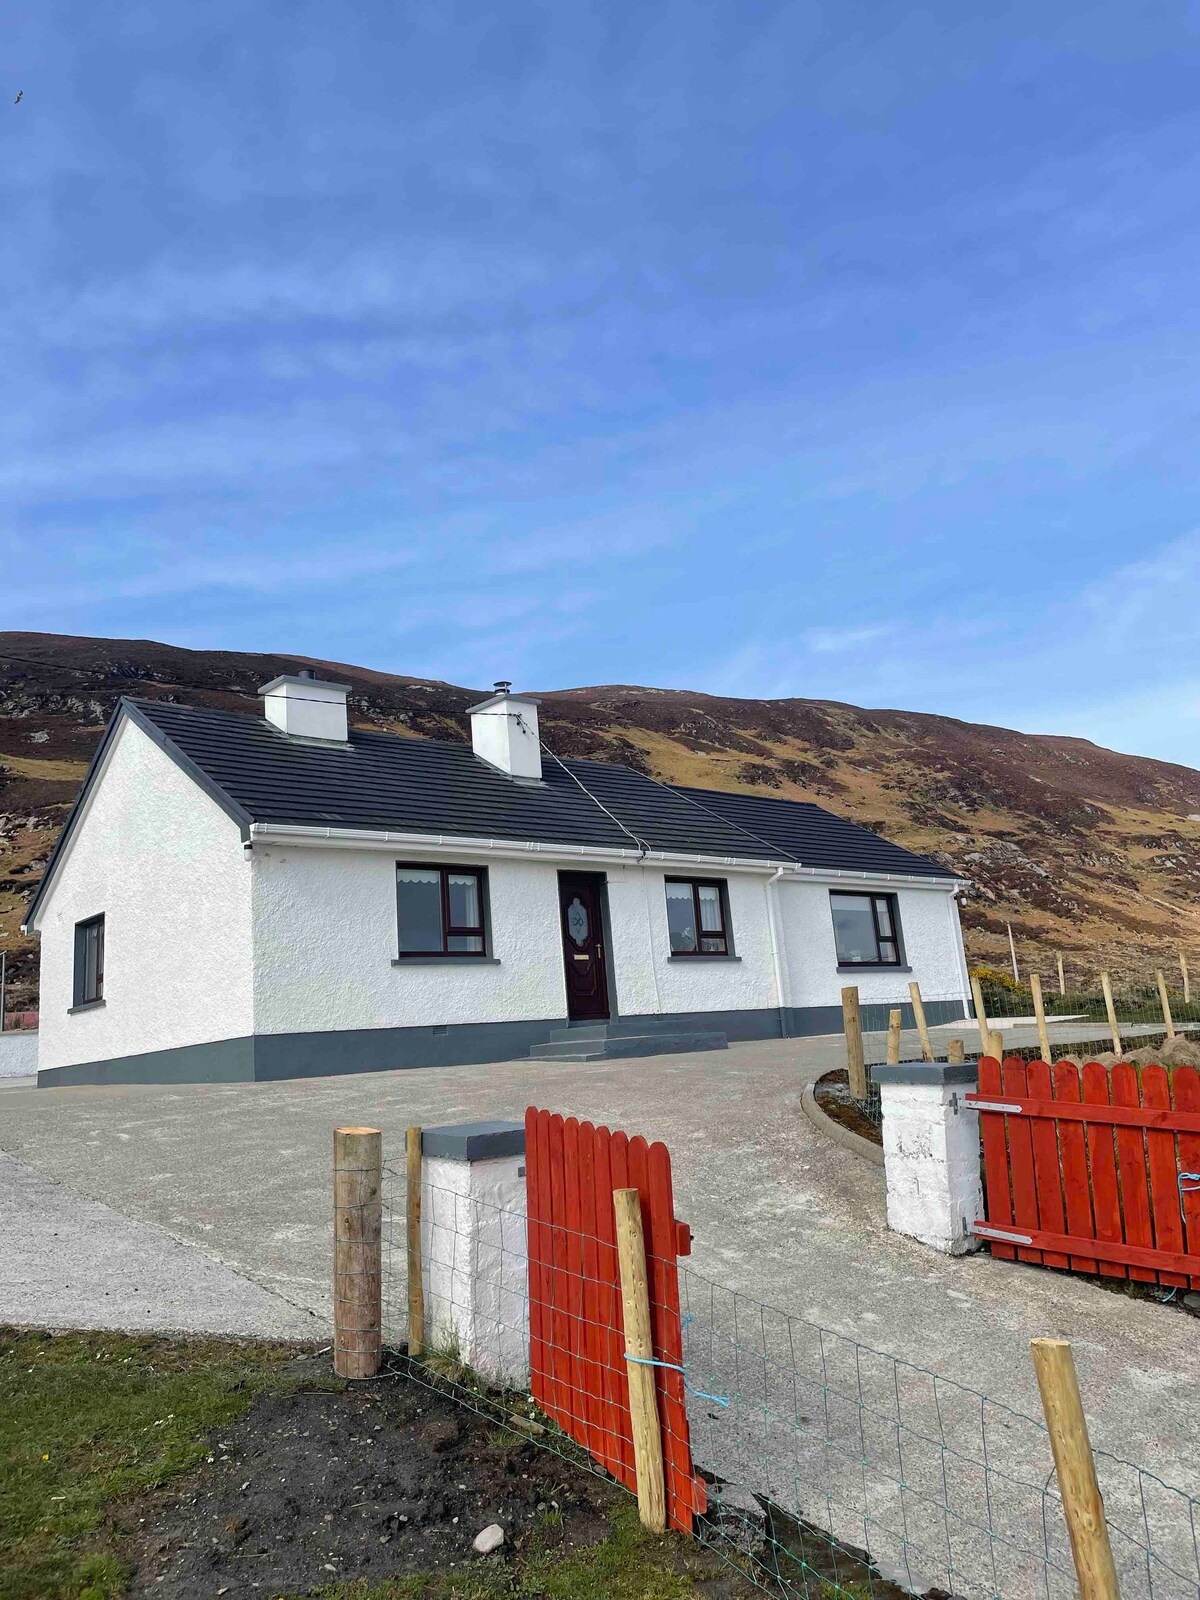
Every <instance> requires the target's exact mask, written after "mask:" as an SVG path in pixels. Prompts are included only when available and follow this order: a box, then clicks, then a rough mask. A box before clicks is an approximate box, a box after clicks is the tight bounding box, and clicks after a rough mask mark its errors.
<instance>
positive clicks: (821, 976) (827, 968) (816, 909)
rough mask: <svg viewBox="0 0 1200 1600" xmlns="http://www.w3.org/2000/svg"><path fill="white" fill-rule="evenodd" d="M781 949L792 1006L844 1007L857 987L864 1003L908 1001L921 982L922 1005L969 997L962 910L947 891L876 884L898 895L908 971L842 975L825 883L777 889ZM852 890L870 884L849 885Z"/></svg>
mask: <svg viewBox="0 0 1200 1600" xmlns="http://www.w3.org/2000/svg"><path fill="white" fill-rule="evenodd" d="M776 887H777V891H778V894H779V908H780V922H781V924H782V930H783V941H782V942H783V946H784V951H785V956H786V961H787V973H788V991H789V993H788V1004H789V1005H792V1006H840V1005H841V1002H842V989H843V987H844V986H845V985H847V984H851V983H853V984H857V985H858V991H859V996H860V998H861V1000H862V1003H863V1005H873V1004H875V1005H877V1004H882V1003H889V1002H890V1003H891V1004H893V1005H900V1004H902V1003H903V1004H907V1003H908V986H909V984H910V983H912V982H914V981H915V982H917V983H919V984H920V985H921V996H922V999H924V1000H958V1001H961V1002H963V1003H964V1004H966V1003H967V1002H968V1001H969V999H970V994H969V991H968V989H967V981H966V968H965V964H964V962H963V956H962V934H961V931H960V929H959V922H958V907H957V905H956V904H955V901H954V898H953V896H952V895H951V894H950V893H949V892H948V891H947V890H945V889H914V888H906V887H899V886H897V885H894V884H893V885H886V884H882V883H881V884H879V885H878V889H877V892H880V893H888V894H894V895H895V897H896V902H897V907H898V910H899V912H900V927H901V932H902V934H903V942H904V957H905V965H906V966H909V967H911V968H912V971H911V972H895V971H892V972H888V971H886V970H881V971H873V970H872V969H871V968H869V967H866V968H858V969H855V970H853V971H846V972H839V971H838V960H837V946H836V943H835V942H834V936H833V911H832V909H831V907H830V904H829V893H830V889H831V887H832V888H835V889H836V888H837V887H838V886H837V885H830V884H828V883H796V882H794V881H792V882H789V881H787V880H786V879H785V880H784V881H782V882H781V883H779V884H778V885H777V886H776ZM843 887H844V888H845V889H846V890H847V891H849V890H853V891H855V892H857V891H859V890H860V889H867V888H870V887H872V886H871V885H866V884H863V885H860V884H858V883H853V884H851V883H847V884H845V885H844V886H843Z"/></svg>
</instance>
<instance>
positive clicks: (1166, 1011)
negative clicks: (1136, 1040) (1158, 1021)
mask: <svg viewBox="0 0 1200 1600" xmlns="http://www.w3.org/2000/svg"><path fill="white" fill-rule="evenodd" d="M1156 976H1157V978H1158V998H1159V999H1160V1000H1161V1001H1162V1011H1163V1023H1164V1025H1165V1026H1166V1030H1167V1038H1168V1039H1173V1038H1174V1037H1175V1024H1174V1022H1173V1021H1172V1020H1171V1001H1170V998H1169V997H1168V995H1167V980H1166V979H1165V978H1164V977H1163V975H1162V971H1161V969H1160V970H1159V972H1158V973H1157V974H1156Z"/></svg>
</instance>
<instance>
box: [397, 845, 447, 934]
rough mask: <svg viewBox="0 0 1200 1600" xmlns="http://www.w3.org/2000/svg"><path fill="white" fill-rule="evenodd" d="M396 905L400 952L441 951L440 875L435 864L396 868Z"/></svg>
mask: <svg viewBox="0 0 1200 1600" xmlns="http://www.w3.org/2000/svg"><path fill="white" fill-rule="evenodd" d="M396 905H397V908H398V917H399V923H400V950H401V953H403V952H404V951H406V950H407V951H409V952H410V953H414V952H417V953H422V954H425V955H429V954H435V953H436V954H440V953H441V951H442V948H443V946H442V875H441V873H440V872H439V871H437V869H436V868H431V869H424V870H423V869H421V868H419V867H400V868H398V869H397V872H396Z"/></svg>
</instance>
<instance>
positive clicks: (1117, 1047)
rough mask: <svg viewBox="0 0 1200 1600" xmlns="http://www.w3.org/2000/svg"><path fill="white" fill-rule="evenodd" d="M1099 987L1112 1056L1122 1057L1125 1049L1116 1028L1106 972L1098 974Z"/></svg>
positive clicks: (1114, 1010)
mask: <svg viewBox="0 0 1200 1600" xmlns="http://www.w3.org/2000/svg"><path fill="white" fill-rule="evenodd" d="M1100 987H1101V988H1102V989H1103V990H1104V1009H1105V1010H1106V1011H1107V1012H1108V1029H1109V1032H1110V1033H1111V1034H1112V1047H1113V1053H1114V1055H1118V1056H1120V1055H1124V1054H1125V1047H1124V1045H1123V1044H1122V1043H1121V1030H1120V1028H1118V1027H1117V1008H1116V1006H1115V1005H1114V1004H1113V992H1112V983H1111V981H1110V980H1109V976H1108V973H1107V972H1102V973H1101V974H1100Z"/></svg>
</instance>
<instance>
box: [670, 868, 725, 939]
mask: <svg viewBox="0 0 1200 1600" xmlns="http://www.w3.org/2000/svg"><path fill="white" fill-rule="evenodd" d="M669 883H686V884H687V885H688V887H689V888H690V889H691V891H692V915H693V916H694V917H695V919H696V948H695V949H694V950H676V948H675V946H674V945H673V944H672V943H671V919H670V917H669V916H668V918H667V945H668V948H669V949H670V952H671V959H672V960H677V961H697V960H700V961H704V960H708V961H712V960H714V959H715V960H717V961H721V960H727V959H728V958H729V957H730V956H731V955H732V954H733V940H732V938H731V936H730V927H729V892H728V884H727V883H726V881H725V879H724V878H681V877H678V876H676V875H675V874H672V875H671V876H670V877H664V878H663V894H664V896H665V894H666V887H667V884H669ZM701 889H715V890H716V891H717V904H718V905H719V906H720V908H721V929H720V932H719V933H717V932H714V931H713V930H712V929H711V928H706V927H705V926H704V924H703V923H702V922H701V920H700V890H701ZM705 939H720V941H721V943H722V945H723V946H724V948H723V949H721V950H701V948H700V945H701V942H702V941H703V940H705Z"/></svg>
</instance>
